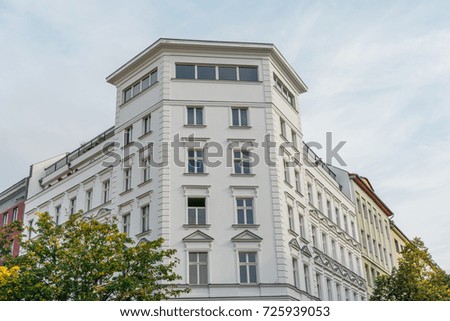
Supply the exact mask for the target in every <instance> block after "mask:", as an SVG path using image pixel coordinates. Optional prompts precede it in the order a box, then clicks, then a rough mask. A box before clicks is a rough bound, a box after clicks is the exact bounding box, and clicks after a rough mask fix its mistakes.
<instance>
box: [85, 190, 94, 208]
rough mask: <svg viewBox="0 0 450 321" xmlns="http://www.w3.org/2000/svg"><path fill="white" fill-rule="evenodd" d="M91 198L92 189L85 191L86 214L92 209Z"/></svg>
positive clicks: (92, 194)
mask: <svg viewBox="0 0 450 321" xmlns="http://www.w3.org/2000/svg"><path fill="white" fill-rule="evenodd" d="M93 196H94V189H93V188H90V189H88V190H86V212H88V211H90V210H91V209H92V200H93Z"/></svg>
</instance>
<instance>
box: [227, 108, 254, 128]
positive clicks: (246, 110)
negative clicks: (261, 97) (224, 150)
mask: <svg viewBox="0 0 450 321" xmlns="http://www.w3.org/2000/svg"><path fill="white" fill-rule="evenodd" d="M233 110H238V119H237V124H235V123H234V119H233ZM249 110H250V109H249V108H248V107H231V108H230V118H231V127H249V126H250V111H249ZM243 113H245V114H246V118H247V123H246V124H243V122H242V118H243V117H242V114H243Z"/></svg>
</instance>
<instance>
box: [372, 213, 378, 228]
mask: <svg viewBox="0 0 450 321" xmlns="http://www.w3.org/2000/svg"><path fill="white" fill-rule="evenodd" d="M373 219H374V220H375V227H376V229H377V230H378V229H379V226H378V220H377V215H376V213H373Z"/></svg>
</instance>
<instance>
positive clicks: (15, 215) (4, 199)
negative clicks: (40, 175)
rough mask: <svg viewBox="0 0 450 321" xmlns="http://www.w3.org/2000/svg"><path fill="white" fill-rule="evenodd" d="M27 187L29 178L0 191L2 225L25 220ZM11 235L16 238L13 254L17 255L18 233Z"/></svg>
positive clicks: (0, 223)
mask: <svg viewBox="0 0 450 321" xmlns="http://www.w3.org/2000/svg"><path fill="white" fill-rule="evenodd" d="M27 189H28V178H24V179H22V180H21V181H19V182H18V183H16V184H14V185H13V186H11V187H9V188H7V189H6V190H5V191H3V192H1V193H0V219H1V221H0V227H5V226H7V225H9V224H11V223H12V222H22V221H23V214H24V209H25V199H26V198H27ZM11 236H12V237H13V238H14V240H13V242H12V243H11V255H12V256H17V255H18V254H19V240H18V238H16V236H17V233H15V234H13V235H11Z"/></svg>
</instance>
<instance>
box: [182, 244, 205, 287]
mask: <svg viewBox="0 0 450 321" xmlns="http://www.w3.org/2000/svg"><path fill="white" fill-rule="evenodd" d="M191 254H195V255H196V260H195V261H191ZM200 254H205V256H206V262H202V261H200ZM187 261H188V284H189V285H206V284H208V283H209V267H208V263H209V252H208V251H189V252H188V260H187ZM201 266H205V267H206V268H205V269H204V270H205V271H206V280H205V282H201V279H202V278H201V276H200V271H201V269H200V267H201ZM191 267H194V268H195V270H196V274H197V282H194V281H193V280H191Z"/></svg>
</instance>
